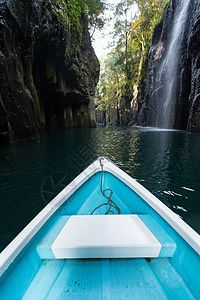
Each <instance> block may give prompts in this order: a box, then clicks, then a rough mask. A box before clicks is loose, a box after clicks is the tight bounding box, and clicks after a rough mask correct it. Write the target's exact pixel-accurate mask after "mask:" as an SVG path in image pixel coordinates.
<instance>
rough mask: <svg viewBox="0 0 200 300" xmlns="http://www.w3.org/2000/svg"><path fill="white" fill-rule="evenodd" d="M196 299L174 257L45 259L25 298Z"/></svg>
mask: <svg viewBox="0 0 200 300" xmlns="http://www.w3.org/2000/svg"><path fill="white" fill-rule="evenodd" d="M69 297H70V299H126V298H130V299H159V300H160V299H182V300H183V299H187V300H189V299H195V297H193V295H192V294H191V292H190V290H189V288H188V286H187V285H186V283H185V282H184V281H183V280H182V278H181V277H180V276H179V275H178V273H177V272H176V271H175V270H174V268H173V267H172V266H171V264H170V259H167V258H154V259H152V260H151V261H149V262H148V261H147V260H145V259H139V258H137V259H91V260H83V259H81V260H44V262H43V265H42V267H41V268H40V269H39V271H38V272H37V274H36V276H35V277H34V279H33V280H32V282H31V284H30V286H29V288H28V289H27V291H26V293H25V294H24V297H23V299H29V300H31V299H66V298H69Z"/></svg>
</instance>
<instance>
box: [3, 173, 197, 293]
mask: <svg viewBox="0 0 200 300" xmlns="http://www.w3.org/2000/svg"><path fill="white" fill-rule="evenodd" d="M100 182H101V172H100V171H99V172H96V173H94V174H93V175H92V176H91V177H90V178H89V179H87V180H86V181H85V182H84V183H83V184H81V185H80V187H79V188H78V189H76V190H75V191H74V192H73V193H72V194H71V196H70V197H68V198H67V200H66V201H64V202H63V204H62V205H60V206H58V207H56V210H55V212H54V213H53V214H52V215H51V216H50V217H49V218H48V220H47V221H46V222H45V223H44V225H42V226H41V228H40V229H39V230H38V231H37V232H36V234H34V235H33V237H32V238H31V239H30V241H29V242H28V243H27V244H26V245H25V247H24V248H23V250H22V251H20V253H19V254H18V255H17V256H16V258H15V259H14V260H13V263H11V264H10V265H9V266H8V268H7V269H6V270H5V271H4V272H3V273H2V276H1V279H0V295H1V296H0V299H65V298H68V297H70V299H95V298H96V299H124V298H130V299H198V297H199V295H200V277H199V276H198V271H199V270H200V256H199V253H197V251H196V250H195V249H194V247H191V245H189V243H188V242H187V241H186V240H185V239H184V238H183V237H182V236H181V235H180V234H179V233H178V232H177V231H176V230H175V229H174V228H173V226H171V225H170V224H169V223H168V222H167V221H166V220H165V219H164V218H163V217H162V216H161V215H160V214H159V213H158V212H157V211H156V210H155V209H154V208H153V207H152V206H151V205H149V204H148V203H147V202H146V201H145V200H143V198H142V197H141V196H140V195H138V194H137V193H136V192H135V191H134V190H133V189H132V188H131V187H130V186H129V185H127V184H126V183H125V182H123V181H122V180H121V179H119V178H118V177H117V176H115V175H113V174H112V173H110V172H108V171H105V172H104V178H103V185H104V188H109V189H112V191H113V195H112V200H113V201H114V203H115V204H117V206H118V207H119V208H120V210H121V214H124V215H126V214H134V215H135V214H136V215H138V216H139V218H140V219H141V220H142V222H143V223H144V224H145V225H146V226H147V227H148V228H149V229H150V231H151V232H152V233H153V235H154V236H155V237H156V238H157V239H158V240H159V242H160V243H161V245H162V248H161V251H160V253H159V257H157V258H148V257H144V258H117V259H116V258H109V259H107V258H105V259H98V258H96V259H55V257H54V254H53V253H52V249H51V245H52V243H53V241H54V240H55V238H56V236H57V235H58V234H59V232H60V231H61V229H62V228H63V227H64V225H65V224H66V223H67V222H68V220H69V218H70V216H71V215H89V214H91V212H92V211H93V210H94V209H95V208H96V207H98V206H100V205H101V204H102V203H105V197H104V196H103V195H102V193H101V190H100ZM105 211H106V205H105V206H100V207H99V209H97V210H96V211H95V214H104V213H105ZM116 213H117V211H116Z"/></svg>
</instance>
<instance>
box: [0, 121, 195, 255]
mask: <svg viewBox="0 0 200 300" xmlns="http://www.w3.org/2000/svg"><path fill="white" fill-rule="evenodd" d="M199 149H200V135H198V134H189V133H186V132H184V131H174V130H160V129H156V128H154V129H152V128H139V127H138V128H118V127H105V128H100V127H99V128H91V129H69V130H67V131H63V130H60V131H56V132H55V133H48V134H44V135H43V136H42V137H41V140H40V141H38V140H30V141H20V142H17V143H15V144H13V145H6V146H1V147H0V236H1V239H0V249H1V250H2V249H3V248H4V247H5V246H6V245H7V244H8V243H9V242H10V241H11V240H12V239H13V238H14V237H15V236H16V235H17V234H18V233H19V232H20V231H21V230H22V229H23V228H24V226H26V225H27V224H28V222H29V221H30V220H31V219H32V218H33V217H34V216H35V215H36V214H37V213H38V212H39V211H40V210H41V209H42V208H43V207H44V206H45V205H46V203H47V202H48V201H49V200H50V199H51V198H52V197H53V196H54V195H55V194H56V193H58V191H59V190H60V189H62V187H63V186H64V185H65V184H67V183H69V182H70V181H71V180H72V179H73V178H74V177H75V176H76V175H78V174H79V173H80V172H81V171H82V170H83V168H85V167H86V166H87V165H88V164H89V163H91V162H92V161H93V160H94V159H95V158H97V157H98V156H102V155H104V156H107V157H108V158H110V159H111V160H113V161H114V162H115V163H116V164H117V165H118V166H119V167H120V168H122V169H123V170H124V171H125V172H127V173H128V174H129V175H131V176H132V177H133V178H135V179H137V180H138V181H139V182H140V183H141V184H142V185H144V186H145V187H146V188H147V189H149V190H150V191H151V192H152V193H153V194H154V195H156V196H157V197H158V198H159V199H160V200H161V201H163V202H164V203H165V204H166V205H167V206H168V207H170V208H171V209H172V210H173V211H174V212H175V213H177V214H178V215H179V216H180V217H181V218H183V219H184V220H185V221H186V222H187V223H188V224H190V225H191V226H192V227H193V228H194V229H195V230H196V231H198V232H199V233H200V198H199V194H200V155H199Z"/></svg>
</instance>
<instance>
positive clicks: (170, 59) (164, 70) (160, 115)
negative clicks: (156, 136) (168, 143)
mask: <svg viewBox="0 0 200 300" xmlns="http://www.w3.org/2000/svg"><path fill="white" fill-rule="evenodd" d="M189 4H190V0H182V1H180V4H179V5H178V6H177V8H176V11H175V14H174V22H173V24H172V29H171V33H170V36H169V40H168V48H167V50H166V53H165V56H164V57H163V61H162V63H161V65H160V67H159V69H158V72H157V81H156V88H155V89H159V85H160V84H162V88H161V90H160V93H159V94H160V95H159V99H157V102H158V103H157V104H158V105H157V118H156V126H157V127H161V128H174V123H175V110H176V101H177V97H178V92H179V80H178V75H179V74H178V73H179V65H180V57H181V46H182V42H183V39H184V31H185V25H186V22H187V18H188V9H189Z"/></svg>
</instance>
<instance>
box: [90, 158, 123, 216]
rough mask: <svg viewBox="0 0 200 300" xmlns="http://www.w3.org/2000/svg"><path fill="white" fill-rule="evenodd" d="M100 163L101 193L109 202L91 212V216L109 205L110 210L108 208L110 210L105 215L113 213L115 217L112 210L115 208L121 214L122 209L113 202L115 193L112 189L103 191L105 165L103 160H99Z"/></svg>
mask: <svg viewBox="0 0 200 300" xmlns="http://www.w3.org/2000/svg"><path fill="white" fill-rule="evenodd" d="M99 162H100V166H101V193H102V195H103V196H104V197H105V198H106V199H108V202H106V203H103V204H100V205H99V206H97V207H96V208H95V209H93V211H92V212H91V215H93V213H94V212H95V211H96V210H97V209H98V208H100V207H102V206H104V205H109V208H108V210H107V211H106V213H105V215H109V213H112V214H113V215H114V214H115V213H114V212H113V210H112V209H111V208H115V209H116V210H117V211H118V214H121V210H120V208H119V207H118V206H117V204H116V203H115V202H114V201H113V200H111V197H112V194H113V191H112V190H111V189H105V190H103V164H102V162H101V158H100V159H99ZM106 191H110V196H109V197H107V196H106V194H105V192H106Z"/></svg>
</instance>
